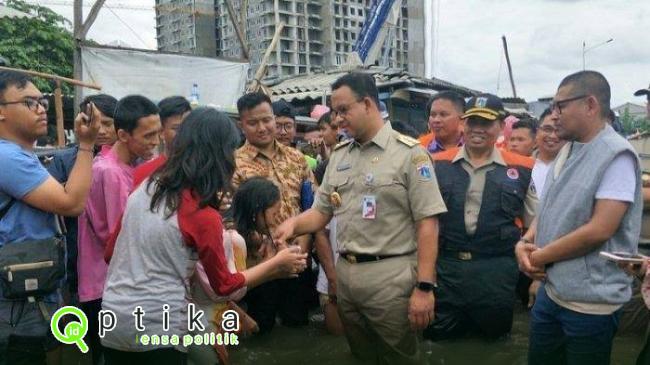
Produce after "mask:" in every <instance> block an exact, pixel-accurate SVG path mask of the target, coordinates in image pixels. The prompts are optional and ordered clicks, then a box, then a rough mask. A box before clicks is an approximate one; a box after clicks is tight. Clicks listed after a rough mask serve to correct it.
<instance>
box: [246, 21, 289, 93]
mask: <svg viewBox="0 0 650 365" xmlns="http://www.w3.org/2000/svg"><path fill="white" fill-rule="evenodd" d="M283 29H284V22H280V24H279V25H278V26H277V27H276V28H275V34H274V35H273V40H272V41H271V44H270V45H269V48H267V49H266V53H264V58H262V62H261V63H260V66H259V68H258V69H257V72H255V78H254V79H253V82H252V83H251V84H250V86H249V87H248V92H256V91H258V90H259V89H260V86H261V85H262V83H261V80H262V76H264V74H266V68H267V64H268V62H269V58H270V57H271V52H273V50H274V49H275V47H276V46H277V44H278V41H279V40H280V35H281V34H282V30H283Z"/></svg>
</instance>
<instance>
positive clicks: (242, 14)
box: [239, 0, 248, 36]
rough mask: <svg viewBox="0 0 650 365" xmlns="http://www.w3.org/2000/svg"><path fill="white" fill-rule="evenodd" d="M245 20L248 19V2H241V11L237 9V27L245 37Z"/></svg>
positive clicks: (245, 0)
mask: <svg viewBox="0 0 650 365" xmlns="http://www.w3.org/2000/svg"><path fill="white" fill-rule="evenodd" d="M246 18H248V0H242V2H241V9H239V20H240V22H239V26H240V27H241V32H242V33H243V34H244V36H246Z"/></svg>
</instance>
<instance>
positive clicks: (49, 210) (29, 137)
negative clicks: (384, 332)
mask: <svg viewBox="0 0 650 365" xmlns="http://www.w3.org/2000/svg"><path fill="white" fill-rule="evenodd" d="M48 106H49V105H48V101H47V99H45V98H44V97H43V94H42V93H41V92H40V91H39V90H38V89H37V88H36V86H34V84H33V83H32V82H31V80H30V78H29V77H28V76H27V75H25V74H22V73H18V72H13V71H0V161H2V169H0V209H2V208H5V207H6V206H7V205H8V204H12V205H11V207H10V208H9V210H8V211H7V213H6V214H5V216H4V217H3V218H2V220H1V221H0V247H1V246H4V245H6V244H20V243H21V242H24V241H27V240H39V239H46V238H50V237H52V236H53V235H54V234H55V233H56V232H57V226H56V216H55V215H56V214H59V215H64V216H75V215H79V214H80V213H81V211H82V210H83V208H84V205H85V203H86V198H87V196H88V192H89V189H90V182H91V164H92V158H93V147H94V144H95V139H96V137H97V132H98V130H99V124H100V114H99V111H98V110H97V108H96V107H94V106H93V107H92V108H93V113H92V114H93V115H92V118H89V121H86V122H84V120H85V118H83V116H80V117H78V118H77V120H75V131H76V133H77V139H78V140H79V152H78V155H77V161H76V163H75V166H74V168H73V169H72V171H71V173H70V178H69V179H68V183H67V184H66V186H65V187H63V185H61V184H60V183H59V182H57V181H56V180H55V179H54V178H53V177H52V176H50V174H49V173H48V172H47V170H45V168H44V167H43V166H42V165H41V164H40V162H39V161H38V158H37V157H36V155H35V154H34V152H33V146H34V143H35V142H36V140H37V139H38V138H39V137H41V136H44V135H46V134H47V114H46V111H47V109H48ZM12 202H13V203H12ZM39 301H42V302H43V303H44V304H45V306H44V308H45V311H42V310H41V308H39V305H38V303H37V302H39ZM37 302H30V301H27V300H26V299H22V300H9V299H6V298H5V297H4V295H2V292H1V290H0V365H4V364H44V363H45V353H44V352H43V349H44V348H46V347H49V348H51V347H52V346H48V345H47V344H46V343H45V342H46V341H45V339H46V338H47V336H48V333H49V332H50V330H49V319H48V318H45V317H46V316H48V315H49V316H51V315H52V314H53V313H54V311H55V310H56V309H57V308H58V307H60V306H61V304H62V303H61V296H60V293H58V291H57V292H54V293H52V294H50V295H47V296H45V297H43V298H37Z"/></svg>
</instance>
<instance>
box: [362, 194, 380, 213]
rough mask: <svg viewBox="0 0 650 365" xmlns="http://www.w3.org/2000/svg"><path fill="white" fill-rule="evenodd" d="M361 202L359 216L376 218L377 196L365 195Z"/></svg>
mask: <svg viewBox="0 0 650 365" xmlns="http://www.w3.org/2000/svg"><path fill="white" fill-rule="evenodd" d="M362 204H363V209H362V213H361V217H362V218H363V219H375V218H377V198H376V197H375V196H374V195H365V196H364V197H363V202H362Z"/></svg>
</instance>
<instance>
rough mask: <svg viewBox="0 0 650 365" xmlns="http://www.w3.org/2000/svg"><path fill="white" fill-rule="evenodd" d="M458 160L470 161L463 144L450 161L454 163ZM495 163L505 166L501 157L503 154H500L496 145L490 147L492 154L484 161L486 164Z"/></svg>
mask: <svg viewBox="0 0 650 365" xmlns="http://www.w3.org/2000/svg"><path fill="white" fill-rule="evenodd" d="M460 160H465V161H467V162H469V163H471V160H470V158H469V154H468V153H467V146H463V147H461V148H459V149H458V153H456V157H454V159H453V160H452V163H456V162H458V161H460ZM492 163H496V164H499V165H502V166H506V162H505V160H504V159H503V156H501V151H500V150H499V149H498V148H496V146H495V147H494V148H493V149H492V154H491V155H490V158H489V159H488V160H487V162H486V163H485V164H486V165H489V164H492Z"/></svg>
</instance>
